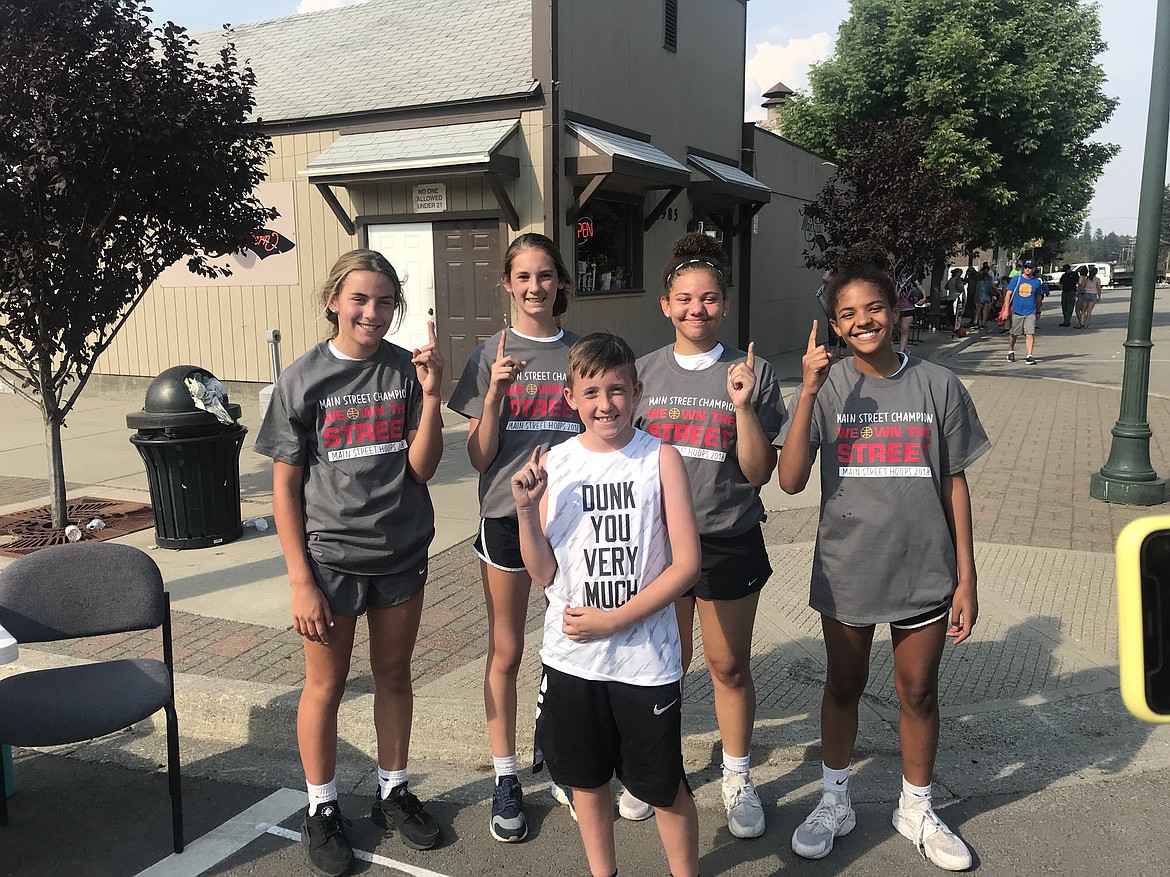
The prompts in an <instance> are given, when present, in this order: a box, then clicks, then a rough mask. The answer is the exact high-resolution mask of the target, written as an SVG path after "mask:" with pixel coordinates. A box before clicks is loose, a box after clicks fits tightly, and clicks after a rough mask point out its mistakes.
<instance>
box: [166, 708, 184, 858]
mask: <svg viewBox="0 0 1170 877" xmlns="http://www.w3.org/2000/svg"><path fill="white" fill-rule="evenodd" d="M163 709H164V710H166V714H167V785H168V787H169V790H170V793H171V831H172V833H173V835H174V842H175V852H176V853H181V852H183V789H182V783H181V780H180V778H179V768H180V765H179V716H178V713H176V712H175V704H174V702H173V701H171V702H169V703H167V705H166V706H165V707H163Z"/></svg>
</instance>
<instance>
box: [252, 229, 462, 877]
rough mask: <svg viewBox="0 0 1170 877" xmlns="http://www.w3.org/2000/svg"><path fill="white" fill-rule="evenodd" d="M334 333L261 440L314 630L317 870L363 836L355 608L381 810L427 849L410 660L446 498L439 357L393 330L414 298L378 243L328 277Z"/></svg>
mask: <svg viewBox="0 0 1170 877" xmlns="http://www.w3.org/2000/svg"><path fill="white" fill-rule="evenodd" d="M321 300H322V305H323V310H324V314H325V318H326V319H327V320H328V321H329V322H330V323H331V324H332V325H333V326H334V333H333V337H332V338H331V339H330V340H329V341H325V342H322V343H321V344H318V345H317V346H315V347H313V348H312V349H310V350H309V351H308V352H307V353H305V354H304V355H303V356H301V357H300V358H298V359H297V360H296V361H295V362H293V363H292V365H290V366H289V367H288V368H287V369H286V370H285V371H284V373H283V374H282V375H281V376H280V380H279V381H277V384H276V390H275V392H274V393H273V396H272V404H271V405H270V407H269V409H268V412H267V414H266V415H265V418H264V423H263V424H262V425H261V427H260V434H259V436H258V438H257V439H256V450H257V451H258V452H259V453H261V454H265V455H266V456H269V457H272V460H273V471H272V482H273V490H272V493H273V496H272V505H273V512H274V517H275V519H276V529H277V533H278V534H279V536H280V547H281V550H282V552H283V553H284V561H285V565H286V566H287V567H288V577H289V584H290V587H291V590H292V614H293V627H294V629H295V630H296V632H297V633H299V634H300V635H301V637H302V638H303V640H304V651H305V686H304V690H303V691H302V693H301V699H300V706H299V709H298V714H297V715H298V719H297V742H298V743H299V745H300V754H301V763H302V765H303V766H304V769H305V779H306V785H307V786H308V795H309V806H308V808H307V809H306V811H305V814H304V817H303V819H302V822H301V839H302V842H303V843H304V845H305V848H306V855H307V856H308V858H309V863H310V865H311V866H312V867H313V870H314V871H316V872H317V873H319V874H340V873H344V871H345V869H347V868H348V867H349V866H350V865H352V863H353V850H352V848H351V846H350V844H349V841H348V839H347V838H346V833H345V825H346V823H347V821H348V820H343V819H342V818H341V811H340V809H339V807H338V804H337V782H336V778H335V772H336V767H337V710H338V706H339V704H340V702H341V697H342V695H343V694H344V692H345V683H346V677H347V674H348V672H349V666H350V658H351V657H352V652H353V641H354V633H355V631H356V629H357V620H358V616H360V615H363V614H364V615H365V616H366V619H367V622H368V625H369V629H370V669H371V671H372V673H373V676H374V683H375V685H376V687H377V690H378V708H377V709H376V710H375V711H374V731H375V733H376V734H377V739H378V753H379V758H378V793H377V796H376V797H375V799H374V802H373V808H372V817H373V820H374V822H375V823H376V824H377V825H379V826H381V827H383V828H386V829H389V828H391V827H394V828H397V829H398V832H399V835H400V836H401V837H402V839H403V842H404V843H406V844H407V845H408V846H411V847H414V848H415V849H430V848H431V847H434V846H436V845H437V844H438V843H439V840H440V836H441V834H440V830H439V826H438V825H437V824H436V823H435V820H434V819H433V818H431V816H430V815H429V814H428V813H427V812H426V810H425V809H424V808H423V805H422V803H421V802H420V801H419V800H418V798H416V797H415V796H414V794H413V793H411V792H410V791H409V790H408V789H407V775H406V754H407V751H408V749H409V746H410V715H411V709H412V703H413V695H412V693H411V672H410V662H411V657H412V655H413V652H414V642H415V639H416V636H417V634H418V627H419V621H420V618H421V614H422V604H423V586H424V584H425V583H426V574H427V549H428V547H429V545H430V543H431V539H432V538H433V537H434V534H435V514H434V509H433V507H432V506H431V500H430V496H429V494H428V493H427V487H426V482H427V481H429V480H430V478H431V476H433V475H434V474H435V469H436V467H437V466H438V465H439V458H440V457H441V456H442V453H443V418H442V410H441V399H440V395H439V394H440V390H441V388H442V386H443V357H442V355H441V353H440V351H439V346H438V344H437V343H436V340H435V327H434V324H433V323H432V324H429V334H430V341H429V343H428V344H426V345H424V346H423V347H421V348H419V349H416V350H413V351H410V350H405V349H403V348H401V347H398V346H397V345H395V344H391V343H389V342H387V341H386V340H385V336H386V334H387V332H388V331H389V330H390V328H391V327H392V326H393V325H394V323H395V320H396V319H397V318H398V317H400V316H401V314H402V311H403V310H404V307H405V300H404V298H403V295H402V284H401V282H400V281H399V279H398V275H397V273H396V272H395V270H394V268H393V266H392V265H391V264H390V263H389V262H388V261H387V260H386V258H385V257H384V256H383V255H382V254H381V253H378V252H375V251H373V250H353V251H351V252H349V253H346V254H345V255H343V256H342V257H341V258H340V259H338V260H337V263H336V264H335V265H334V266H333V270H332V271H331V272H330V275H329V277H328V279H327V280H326V281H325V283H324V286H323V288H322V292H321Z"/></svg>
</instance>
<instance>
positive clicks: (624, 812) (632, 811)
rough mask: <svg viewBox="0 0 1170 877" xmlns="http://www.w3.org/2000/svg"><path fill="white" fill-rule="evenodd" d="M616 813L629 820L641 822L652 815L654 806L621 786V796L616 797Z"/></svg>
mask: <svg viewBox="0 0 1170 877" xmlns="http://www.w3.org/2000/svg"><path fill="white" fill-rule="evenodd" d="M618 815H619V816H620V817H621V818H622V819H628V820H630V821H631V822H641V821H642V820H643V819H649V818H650V817H651V816H653V815H654V808H653V807H651V806H650V805H649V804H647V803H646V802H645V801H643V800H642V799H641V798H635V797H634V796H633V795H631V794H630V790H629V789H627V788H626V787H625V786H623V787H622V796H621V797H620V798H618Z"/></svg>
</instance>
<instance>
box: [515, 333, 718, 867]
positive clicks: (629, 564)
mask: <svg viewBox="0 0 1170 877" xmlns="http://www.w3.org/2000/svg"><path fill="white" fill-rule="evenodd" d="M568 373H569V380H568V384H567V386H566V388H565V396H566V398H567V400H568V402H569V404H570V405H572V406H573V408H574V409H575V410H576V411H578V412H579V413H580V415H581V420H582V422H583V423H584V424H585V431H584V432H582V433H581V434H580V435H578V436H574V437H572V438H570V439H569V440H568V441H565V442H562V443H561V444H558V445H557V446H556V447H554V448H552V449H551V450H550V451H548V453H547V454H544V455H543V456H541V454H540V448H536V449H534V450H533V452H532V454H531V457H530V459H529V461H528V462H527V463H526V464H525V466H524V467H523V468H522V469H521V470H520V471H519V472H517V473H516V474H515V475H514V476H513V478H512V480H511V485H512V494H513V497H514V499H515V502H516V511H517V515H518V517H519V522H520V545H521V550H522V552H523V555H524V563H525V566H526V567H527V569H528V571H529V572H530V573H531V576H532V581H533V582H535V583H536V584H538V585H541V586H542V587H543V588H544V589H545V596H546V597H547V598H548V608H547V609H546V611H545V617H544V640H543V643H542V645H541V649H540V658H541V661H542V662H543V664H544V678H543V679H542V680H541V684H540V691H541V695H540V701H539V712H538V717H537V726H536V742H537V747H538V750H539V752H540V753H541V754H542V755H543V757H544V759H545V760H546V761H547V763H548V767H549V772H550V773H551V774H552V776H553V780H554V781H555V782H556V783H558V784H561V785H563V786H566V787H568V788H569V789H570V790H571V800H572V801H573V803H574V806H575V808H576V815H577V822H578V825H579V826H580V829H581V841H582V843H583V844H584V846H585V855H586V856H587V858H588V860H589V872H590V873H591V874H595V875H611V874H617V856H616V851H615V848H614V830H613V797H612V793H611V791H610V781H611V780H612V778H613V776H614V774H615V773H616V774H617V776H618V777H619V779H621V781H622V783H623V784H625V785H626V787H627V788H628V789H629V791H630V792H631V793H632V794H633V795H635V796H636V797H637V798H638V800H641V801H646V802H647V803H649V804H650V805H652V806H653V808H654V811H655V816H656V819H655V822H656V823H657V828H658V835H659V837H660V838H661V839H662V846H663V848H664V849H665V851H666V859H667V863H668V864H669V866H670V873H671V874H673V875H675V877H695V875H697V874H698V872H699V837H698V835H699V819H698V814H697V812H696V810H695V801H694V797H693V795H692V794H691V788H690V785H689V784H688V783H687V778H686V774H685V772H684V771H683V758H682V691H681V688H680V680H681V679H682V648H681V646H680V644H679V635H678V622H677V620H676V618H675V613H674V601H675V600H676V599H677V598H678V597H679V595H680V594H682V593H683V592H684V591H686V590H687V589H688V588H690V587H692V586H693V585H694V584H695V582H696V581H697V580H698V577H699V534H698V528H697V526H696V524H695V513H694V509H693V508H692V506H691V497H690V488H689V487H688V485H687V472H686V469H685V468H684V466H683V462H682V457H681V456H680V454H679V452H678V451H677V450H675V449H674V448H673V447H671V446H670V445H667V444H665V443H663V442H661V441H659V440H658V439H656V438H654V437H653V436H652V435H649V434H648V433H645V432H643V431H642V430H640V429H635V428H634V426H633V423H632V420H633V416H634V406H635V405H637V403H638V397H639V396H640V395H641V393H642V384H641V382H640V381H639V380H638V372H637V367H636V365H635V363H634V352H633V351H632V350H630V347H629V345H628V344H626V342H625V341H623V340H622V339H621V338H618V337H617V336H615V335H610V334H608V333H605V332H597V333H594V334H592V335H588V336H586V337H585V338H582V339H581V340H580V341H578V342H577V343H576V344H574V345H573V349H572V351H571V352H570V353H569V361H568ZM619 567H620V568H621V570H622V572H620V573H619V572H615V570H616V569H617V568H619ZM561 870H564V869H561Z"/></svg>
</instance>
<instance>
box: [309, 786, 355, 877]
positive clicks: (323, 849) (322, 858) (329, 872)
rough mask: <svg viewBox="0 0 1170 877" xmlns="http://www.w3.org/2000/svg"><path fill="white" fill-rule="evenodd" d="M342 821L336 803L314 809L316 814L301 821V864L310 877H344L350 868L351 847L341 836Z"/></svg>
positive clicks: (343, 822)
mask: <svg viewBox="0 0 1170 877" xmlns="http://www.w3.org/2000/svg"><path fill="white" fill-rule="evenodd" d="M345 824H346V820H345V819H343V818H342V817H341V809H340V808H339V807H338V806H337V802H336V801H327V802H326V803H324V804H319V805H318V806H317V812H316V813H315V814H313V815H312V816H310V815H309V808H308V807H306V808H305V818H304V819H303V820H302V821H301V846H303V847H304V848H305V861H306V862H308V864H309V868H311V869H312V871H313V873H314V874H319V875H320V877H340V875H342V874H348V873H349V869H350V868H352V867H353V847H351V846H350V845H349V838H347V837H346V836H345Z"/></svg>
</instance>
